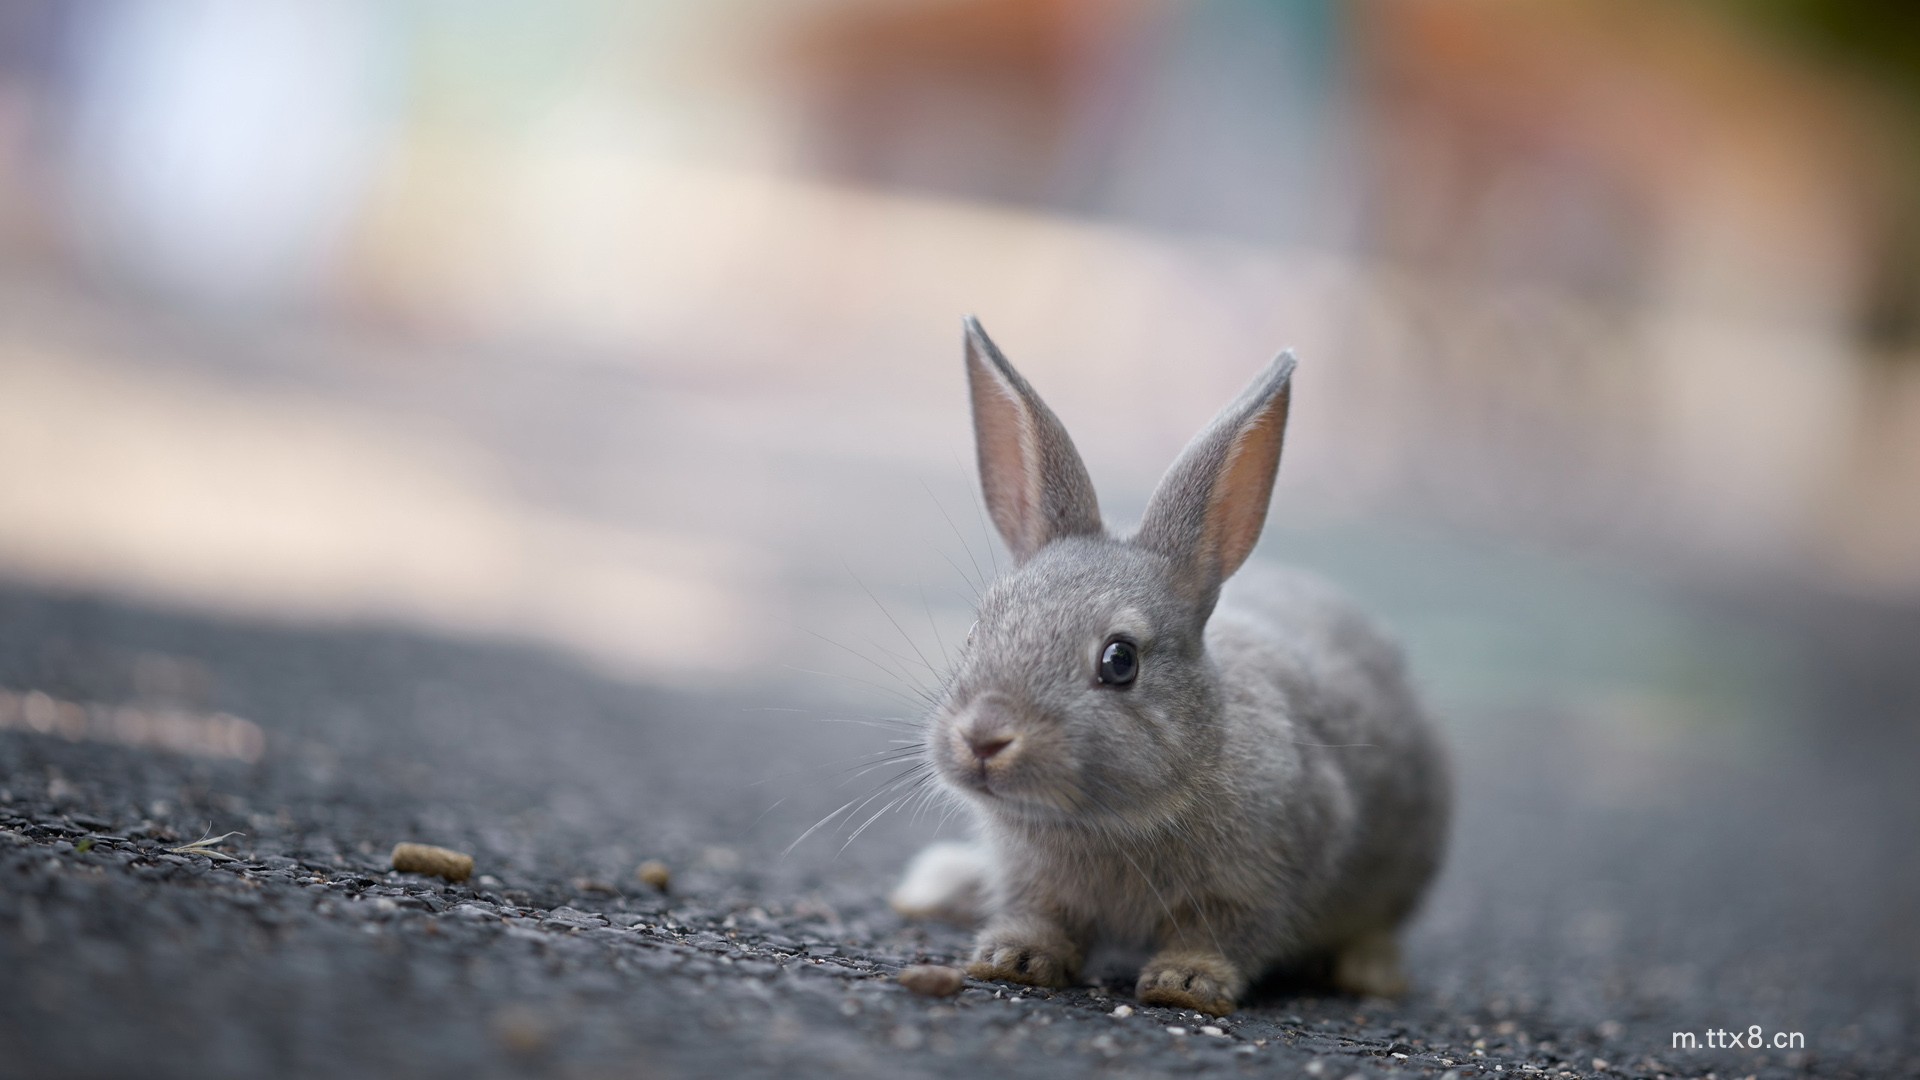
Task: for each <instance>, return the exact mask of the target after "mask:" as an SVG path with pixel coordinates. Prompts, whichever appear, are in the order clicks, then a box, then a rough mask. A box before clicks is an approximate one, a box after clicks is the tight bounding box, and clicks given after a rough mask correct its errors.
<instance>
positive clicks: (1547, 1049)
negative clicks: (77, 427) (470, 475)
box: [0, 587, 1920, 1078]
mask: <svg viewBox="0 0 1920 1080" xmlns="http://www.w3.org/2000/svg"><path fill="white" fill-rule="evenodd" d="M1796 618H1800V619H1801V623H1800V624H1799V625H1800V626H1801V631H1800V632H1801V633H1802V636H1803V638H1804V640H1806V641H1808V642H1810V643H1812V644H1811V645H1810V646H1809V652H1808V656H1809V657H1810V660H1809V663H1810V665H1811V667H1810V671H1811V675H1810V677H1809V679H1808V680H1807V681H1806V682H1805V684H1804V687H1803V689H1804V695H1803V697H1802V698H1800V699H1797V700H1795V701H1791V702H1787V703H1785V704H1784V705H1783V708H1784V710H1785V712H1786V713H1787V714H1788V715H1789V717H1790V722H1788V723H1786V724H1784V725H1781V726H1779V727H1778V728H1777V729H1769V730H1768V732H1767V733H1766V735H1765V737H1764V738H1759V739H1756V738H1748V737H1741V738H1738V739H1735V738H1733V737H1731V736H1728V737H1726V738H1721V737H1720V736H1718V735H1717V734H1716V733H1714V732H1711V731H1709V732H1707V733H1706V734H1705V735H1704V736H1701V737H1696V738H1691V739H1688V740H1685V741H1680V742H1673V743H1671V744H1668V743H1662V742H1660V741H1658V740H1652V741H1648V740H1626V739H1622V740H1618V741H1610V740H1608V739H1607V738H1605V737H1599V738H1588V737H1584V736H1577V735H1575V734H1572V732H1575V731H1576V730H1585V729H1576V728H1574V727H1570V726H1569V725H1568V724H1567V723H1565V722H1563V718H1560V717H1556V716H1554V715H1552V713H1551V710H1541V711H1537V712H1533V713H1529V714H1517V715H1511V716H1496V717H1491V718H1482V719H1481V720H1480V721H1479V722H1478V723H1477V724H1476V725H1475V726H1472V727H1471V728H1465V729H1463V730H1462V731H1461V732H1459V733H1457V734H1456V740H1455V741H1456V751H1457V754H1458V757H1459V764H1460V779H1461V783H1460V788H1461V808H1460V815H1459V823H1458V828H1457V830H1456V834H1455V838H1454V846H1453V851H1452V856H1451V861H1450V863H1449V866H1448V869H1447V872H1446V874H1445V877H1444V879H1443V881H1442V883H1441V885H1440V887H1439V889H1438V891H1437V893H1436V894H1435V896H1434V897H1433V898H1432V902H1431V903H1430V904H1429V905H1428V906H1427V908H1426V910H1425V912H1424V913H1423V915H1422V916H1421V918H1420V921H1419V922H1418V924H1417V925H1416V926H1415V927H1414V929H1413V931H1412V934H1411V939H1410V975H1411V977H1412V980H1413V983H1414V989H1413V991H1412V992H1411V994H1410V995H1409V996H1408V997H1407V998H1405V999H1404V1000H1401V1001H1397V1002H1387V1001H1376V1000H1354V999H1347V998H1340V997H1334V996H1326V995H1324V994H1322V993H1321V992H1319V991H1316V990H1313V989H1311V988H1302V987H1288V986H1269V987H1263V988H1261V990H1260V991H1259V992H1258V993H1257V994H1256V995H1255V997H1254V999H1253V1000H1252V1001H1251V1002H1250V1003H1248V1005H1247V1007H1246V1008H1244V1009H1242V1010H1241V1011H1240V1012H1238V1013H1236V1014H1235V1015H1233V1016H1231V1017H1228V1018H1226V1019H1224V1020H1219V1021H1213V1020H1209V1019H1205V1018H1200V1017H1197V1016H1195V1015H1194V1014H1191V1013H1182V1012H1179V1011H1176V1010H1171V1009H1163V1008H1152V1007H1145V1006H1141V1005H1139V1004H1137V1003H1133V1002H1131V1000H1130V981H1129V980H1128V979H1127V978H1126V973H1125V972H1123V971H1118V970H1113V971H1107V972H1104V973H1100V972H1096V973H1095V974H1097V975H1100V976H1101V978H1102V981H1100V982H1096V983H1094V984H1092V985H1089V986H1086V987H1081V988H1076V989H1073V990H1069V991H1065V992H1057V993H1049V992H1045V991H1036V990H1028V989H1020V988H1015V987H1011V986H999V985H992V984H984V983H977V982H973V983H968V984H967V986H966V987H965V989H964V990H962V991H961V992H960V993H959V994H958V995H957V996H955V997H952V998H948V999H933V998H927V997H920V996H916V995H914V994H912V993H910V992H908V991H907V990H905V989H904V988H902V987H901V986H900V985H899V984H898V982H897V981H896V978H895V976H896V975H897V973H898V972H899V971H900V969H901V968H902V967H903V966H906V965H909V964H915V963H928V962H931V963H946V962H952V961H955V960H956V959H959V958H960V957H961V955H962V952H963V950H964V948H965V941H966V938H965V934H964V933H963V932H962V931H959V930H957V929H952V928H947V927H941V926H921V925H909V924H904V923H902V922H901V921H900V920H898V919H897V918H896V917H894V916H893V915H892V914H891V913H890V912H889V911H888V910H887V908H886V906H885V904H884V902H883V899H882V897H883V896H884V894H885V891H886V889H887V888H888V886H889V885H890V884H891V880H892V876H893V874H894V873H895V872H896V871H897V869H898V867H899V865H900V863H901V862H902V861H903V860H904V859H905V858H906V857H907V856H908V855H909V854H910V853H911V852H912V850H914V847H915V845H917V844H919V843H922V842H924V841H925V839H926V838H927V837H928V836H929V835H931V834H932V832H933V827H934V822H933V821H932V820H930V819H928V818H924V817H923V818H922V819H921V820H920V821H918V822H914V821H909V820H898V821H896V820H892V819H887V820H884V821H882V822H881V823H879V824H877V825H875V826H874V828H873V829H871V830H870V831H868V832H867V833H865V834H863V835H862V836H860V837H858V838H857V839H855V840H854V841H853V842H852V843H845V840H846V836H847V832H848V831H849V830H846V829H840V830H837V831H836V830H834V829H831V828H830V829H828V830H823V834H822V835H821V836H819V837H816V838H814V839H812V840H809V841H808V842H807V843H805V844H802V845H800V846H799V847H798V848H796V849H795V850H794V851H793V852H792V853H791V854H787V855H783V854H782V851H783V849H785V848H786V847H787V845H788V844H789V843H791V842H792V841H793V839H794V838H795V837H796V836H798V835H799V834H800V833H801V832H802V831H804V829H805V828H806V826H807V825H808V824H810V823H811V822H812V821H814V820H816V819H817V818H818V817H819V816H820V815H821V814H823V813H824V812H825V811H826V810H828V809H831V808H832V807H833V806H835V805H837V804H838V803H839V802H841V801H844V799H845V798H846V797H847V793H848V792H850V791H851V792H858V791H859V790H860V788H859V785H860V784H864V783H869V782H870V781H871V780H872V779H873V778H872V777H867V778H858V779H854V780H852V781H851V785H852V786H843V785H845V784H846V783H847V776H846V775H845V774H844V772H843V771H842V770H843V769H844V765H843V764H835V763H844V762H846V761H848V760H850V759H853V758H855V757H856V756H857V755H860V754H863V753H867V752H870V751H873V750H875V749H879V748H883V747H884V746H885V745H886V741H885V740H886V737H887V733H886V732H885V731H877V730H874V729H870V728H865V727H861V726H859V725H846V724H824V723H816V722H813V721H814V720H816V719H821V718H822V717H820V716H814V715H810V714H809V712H808V710H810V709H813V708H814V707H815V705H816V704H817V703H816V702H813V701H811V700H799V699H800V698H801V697H802V695H801V694H800V692H798V691H795V692H794V693H793V694H792V695H790V696H786V697H783V696H782V695H779V694H777V693H769V692H768V690H767V689H766V688H765V687H760V686H755V687H742V688H741V689H740V690H739V691H738V692H737V693H730V694H723V693H718V692H699V693H695V692H686V691H670V690H663V689H650V688H647V687H644V686H639V685H635V684H631V683H623V682H619V681H615V680H611V679H608V678H605V677H603V676H600V675H598V674H595V673H594V672H592V671H589V670H587V669H585V668H582V667H579V666H576V665H575V664H573V663H572V662H570V661H568V660H566V659H564V658H561V657H559V656H557V655H553V654H545V653H541V652H539V651H537V650H533V649H530V648H525V647H519V646H509V645H488V644H475V643H471V642H457V641H450V640H442V639H435V638H430V637H424V636H420V635H417V634H411V633H407V632H402V631H399V630H393V629H383V628H380V627H365V626H354V627H339V628H332V629H313V628H303V627H296V626H275V625H265V624H259V625H249V624H241V623H237V622H233V621H223V620H219V619H214V618H208V617H201V616H191V615H184V614H178V613H170V612H166V611H158V610H150V609H146V608H143V607H140V606H138V605H135V604H131V603H128V602H124V601H120V600H113V599H104V598H90V597H79V596H60V595H50V594H48V593H46V592H44V591H40V590H35V589H29V588H24V587H15V588H10V589H5V590H0V688H4V689H5V690H6V692H7V696H6V697H5V698H0V1074H4V1075H6V1076H21V1077H54V1076H103V1077H105V1076H150V1077H174V1076H179V1077H227V1076H232V1077H242V1076H269V1075H271V1076H309V1075H351V1076H372V1075H409V1076H442V1075H444V1076H463V1077H472V1076H520V1075H551V1076H580V1077H599V1076H607V1077H614V1076H794V1075H838V1076H914V1075H931V1076H952V1077H969V1078H978V1077H982V1076H998V1077H1014V1076H1036V1077H1039V1076H1047V1077H1055V1076H1070V1075H1101V1076H1161V1075H1188V1074H1192V1075H1302V1074H1304V1075H1309V1076H1314V1077H1325V1078H1342V1077H1352V1076H1360V1077H1377V1076H1428V1077H1437V1076H1459V1077H1468V1076H1481V1077H1484V1076H1499V1075H1503V1076H1513V1075H1519V1076H1567V1075H1575V1076H1609V1077H1611V1076H1653V1075H1675V1076H1707V1075H1714V1076H1719V1077H1742V1076H1748V1075H1755V1076H1761V1077H1774V1076H1833V1077H1848V1076H1859V1077H1869V1076H1872V1077H1882V1076H1899V1075H1905V1076H1914V1075H1920V1029H1917V1027H1916V1022H1915V1020H1916V1004H1917V999H1916V971H1917V970H1920V963H1917V962H1916V961H1917V958H1920V952H1917V951H1916V928H1915V923H1916V912H1920V903H1916V901H1920V877H1917V875H1916V871H1915V868H1914V836H1915V826H1916V824H1917V823H1920V814H1916V807H1917V805H1920V798H1917V797H1916V795H1915V791H1916V788H1920V785H1916V784H1915V783H1914V781H1913V769H1914V766H1915V764H1916V762H1917V761H1920V756H1917V755H1916V753H1915V750H1916V744H1915V738H1914V734H1913V733H1914V721H1915V718H1916V715H1920V710H1917V708H1916V705H1917V703H1920V691H1916V686H1920V674H1916V672H1915V671H1913V670H1912V668H1913V664H1912V660H1913V658H1914V656H1915V655H1920V652H1917V651H1916V648H1915V645H1916V642H1917V641H1920V632H1917V631H1916V627H1915V625H1914V623H1913V622H1912V620H1911V619H1910V618H1904V617H1894V616H1888V617H1886V618H1884V619H1881V620H1880V621H1877V622H1875V621H1871V620H1866V621H1863V620H1862V619H1860V618H1856V617H1855V616H1854V615H1852V614H1847V615H1844V616H1834V617H1833V618H1832V620H1831V621H1827V622H1823V621H1822V620H1823V616H1821V615H1818V614H1811V613H1803V614H1802V615H1797V616H1796ZM822 707H823V708H825V706H822ZM769 709H778V710H780V711H769ZM789 710H791V711H789ZM829 711H830V710H829ZM232 718H240V719H238V720H236V719H232ZM250 759H251V760H250ZM947 829H948V834H949V835H951V833H952V829H953V826H952V825H951V824H949V825H948V826H947ZM228 832H238V833H239V834H240V835H235V836H230V837H227V838H225V839H224V840H220V841H219V842H218V843H212V844H208V845H205V846H204V847H202V848H201V849H199V850H200V851H208V850H210V851H211V852H212V854H200V853H197V852H196V851H195V850H187V851H184V852H182V851H175V850H173V849H178V848H183V847H187V846H188V845H189V844H190V843H191V842H193V841H196V840H200V839H202V838H207V839H212V838H215V837H220V836H222V834H226V833H228ZM404 840H413V841H424V842H430V843H437V844H442V845H446V846H449V847H453V848H456V849H459V850H462V851H466V852H470V853H471V854H472V855H473V856H474V857H475V858H476V860H477V863H478V869H477V871H476V876H475V877H474V878H473V879H472V880H470V881H468V882H467V883H465V884H460V885H452V884H447V883H444V882H440V881H437V880H435V879H429V878H423V877H419V876H415V875H403V874H395V873H392V872H390V871H389V869H388V852H389V850H390V849H391V847H392V845H393V844H394V843H396V842H399V841H404ZM843 844H845V846H844V848H843V847H842V845H843ZM647 859H657V860H660V861H662V862H664V863H665V864H666V865H667V866H668V867H669V868H670V869H671V872H672V881H671V884H670V887H669V890H668V891H667V892H665V893H661V892H659V891H657V890H655V889H654V888H653V887H651V886H649V885H647V884H646V883H644V882H642V881H641V880H639V879H638V878H637V877H636V875H635V868H636V867H637V866H638V864H639V863H640V862H641V861H643V860H647ZM1722 1031H1724V1032H1732V1033H1736V1034H1737V1036H1738V1038H1739V1041H1740V1043H1741V1044H1742V1045H1740V1046H1737V1047H1735V1046H1723V1045H1720V1044H1723V1043H1729V1042H1731V1041H1732V1040H1731V1038H1730V1037H1729V1036H1726V1035H1718V1034H1715V1033H1716V1032H1722ZM1756 1032H1757V1033H1758V1037H1757V1038H1756V1037H1755V1033H1756ZM1681 1034H1686V1035H1691V1036H1692V1037H1693V1039H1694V1041H1695V1043H1696V1046H1695V1047H1694V1048H1692V1049H1688V1048H1685V1047H1684V1046H1680V1047H1676V1045H1675V1043H1676V1041H1677V1040H1676V1036H1677V1035H1681ZM1776 1040H1778V1041H1781V1042H1782V1043H1783V1044H1784V1043H1793V1044H1795V1045H1792V1046H1786V1045H1782V1046H1780V1047H1779V1048H1776V1047H1775V1045H1774V1043H1775V1041H1776ZM1678 1041H1682V1042H1684V1040H1678ZM1752 1042H1760V1043H1763V1044H1764V1045H1762V1046H1758V1047H1755V1046H1752V1045H1750V1044H1751V1043H1752Z"/></svg>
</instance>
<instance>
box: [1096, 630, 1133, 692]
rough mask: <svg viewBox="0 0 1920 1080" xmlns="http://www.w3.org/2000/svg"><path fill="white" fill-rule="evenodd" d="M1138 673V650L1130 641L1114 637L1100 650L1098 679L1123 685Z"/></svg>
mask: <svg viewBox="0 0 1920 1080" xmlns="http://www.w3.org/2000/svg"><path fill="white" fill-rule="evenodd" d="M1138 674H1140V650H1139V649H1138V648H1136V647H1135V646H1134V644H1133V642H1131V641H1126V640H1123V639H1121V638H1115V639H1113V640H1112V641H1109V642H1107V647H1106V648H1104V649H1102V650H1100V681H1101V682H1103V683H1106V684H1107V685H1108V686H1125V685H1127V684H1128V683H1130V682H1132V681H1133V679H1134V676H1136V675H1138Z"/></svg>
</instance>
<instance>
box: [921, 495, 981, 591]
mask: <svg viewBox="0 0 1920 1080" xmlns="http://www.w3.org/2000/svg"><path fill="white" fill-rule="evenodd" d="M920 488H921V490H923V491H925V492H926V493H927V498H929V499H932V500H933V506H934V509H936V510H938V511H940V516H941V517H943V518H946V519H947V528H949V529H952V530H953V537H954V539H956V540H958V541H960V549H961V550H962V551H965V552H966V553H967V561H968V562H970V563H972V564H973V572H974V574H975V576H976V577H978V579H979V580H978V581H973V580H969V581H968V584H970V585H972V586H973V591H974V593H975V594H976V595H977V594H978V593H979V592H980V590H981V588H983V587H984V584H985V582H986V579H987V575H986V573H985V572H984V571H982V570H981V569H980V560H979V559H976V558H974V557H973V548H972V547H971V546H969V545H968V544H967V538H966V537H965V536H963V535H962V534H961V532H960V526H958V525H955V524H954V523H953V516H952V515H951V514H948V513H947V508H946V507H945V506H944V505H942V504H941V502H940V496H938V495H935V494H934V493H933V488H931V487H928V486H927V482H926V481H925V480H922V481H920ZM948 561H949V562H951V561H952V560H948ZM954 569H955V570H959V569H960V567H959V566H955V567H954ZM960 576H961V577H966V574H965V573H964V572H963V573H962V574H961V575H960ZM995 576H998V575H995Z"/></svg>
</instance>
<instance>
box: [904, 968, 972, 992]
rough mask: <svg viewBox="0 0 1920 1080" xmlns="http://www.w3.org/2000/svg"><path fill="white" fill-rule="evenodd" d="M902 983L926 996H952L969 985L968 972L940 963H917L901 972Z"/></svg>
mask: <svg viewBox="0 0 1920 1080" xmlns="http://www.w3.org/2000/svg"><path fill="white" fill-rule="evenodd" d="M900 985H901V986H904V987H906V988H907V989H909V990H911V991H913V992H914V993H916V994H920V995H922V996H924V997H952V996H953V995H955V994H957V993H959V992H960V990H961V989H962V988H963V987H965V986H966V985H967V974H966V972H964V971H961V970H960V969H959V968H951V967H945V966H943V965H940V964H915V965H914V966H912V967H910V968H907V969H906V970H905V971H902V972H901V973H900Z"/></svg>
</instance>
